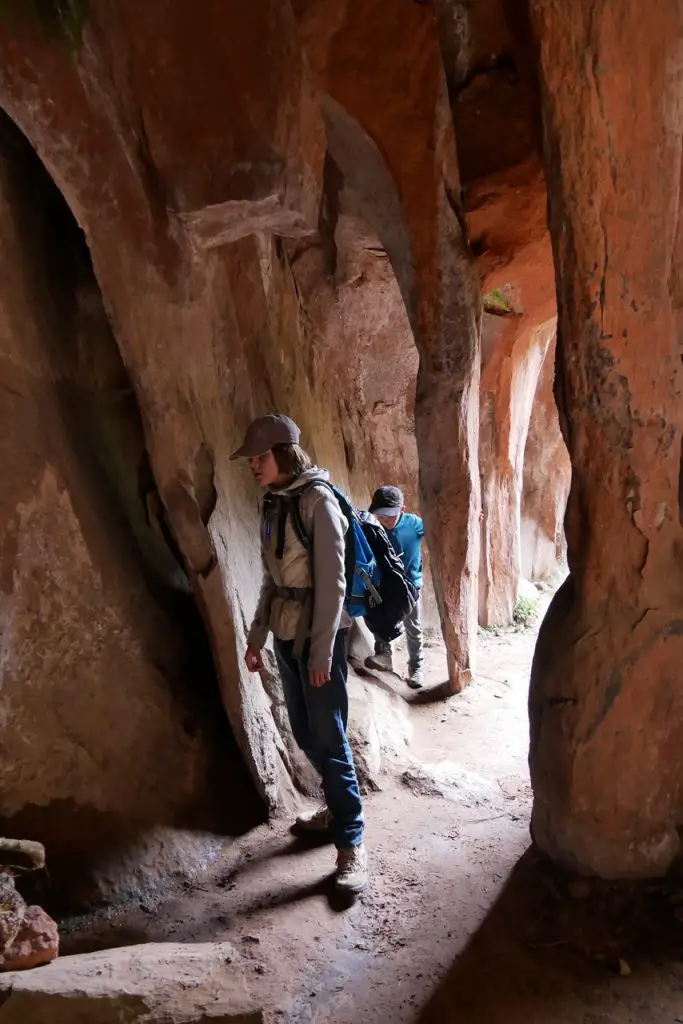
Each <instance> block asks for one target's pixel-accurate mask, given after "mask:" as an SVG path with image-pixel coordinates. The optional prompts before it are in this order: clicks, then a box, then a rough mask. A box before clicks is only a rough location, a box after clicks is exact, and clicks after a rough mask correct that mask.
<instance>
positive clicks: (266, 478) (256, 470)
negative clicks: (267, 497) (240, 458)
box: [249, 451, 280, 487]
mask: <svg viewBox="0 0 683 1024" xmlns="http://www.w3.org/2000/svg"><path fill="white" fill-rule="evenodd" d="M249 469H250V470H251V472H252V475H253V477H254V480H255V481H256V483H257V484H260V486H261V487H272V485H273V484H274V483H275V482H276V481H277V479H278V477H279V476H280V470H279V469H278V466H277V462H276V461H275V456H274V455H273V453H272V451H267V452H265V454H263V455H257V456H256V457H255V458H253V459H249Z"/></svg>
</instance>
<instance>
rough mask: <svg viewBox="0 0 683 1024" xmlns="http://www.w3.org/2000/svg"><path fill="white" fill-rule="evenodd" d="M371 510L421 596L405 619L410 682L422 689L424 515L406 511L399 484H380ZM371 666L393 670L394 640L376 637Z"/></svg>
mask: <svg viewBox="0 0 683 1024" xmlns="http://www.w3.org/2000/svg"><path fill="white" fill-rule="evenodd" d="M369 511H370V512H371V513H372V514H373V515H374V516H375V517H376V518H377V519H379V521H380V523H381V524H382V526H383V527H384V529H385V530H386V531H387V535H388V537H389V540H390V541H391V543H392V545H393V547H394V550H395V551H396V552H397V554H399V555H400V556H401V558H402V559H403V567H404V569H405V572H406V576H407V577H408V579H409V580H410V581H411V583H412V584H413V586H414V587H415V588H416V590H417V591H418V599H417V601H416V602H415V606H414V608H413V610H412V611H411V612H409V613H408V615H406V617H405V618H404V620H403V626H404V628H405V631H406V639H407V641H408V685H409V686H412V687H413V689H414V690H418V689H419V688H420V687H421V686H422V684H423V682H424V669H423V661H424V655H423V648H422V616H421V607H420V605H421V601H420V596H419V595H420V593H421V591H422V583H423V575H422V538H423V537H424V533H425V531H424V524H423V522H422V519H421V518H420V516H416V515H412V514H411V513H409V512H406V511H405V498H404V496H403V491H401V489H400V488H398V487H392V486H386V485H385V486H384V487H378V488H377V490H376V491H375V493H374V495H373V496H372V504H371V505H370V509H369ZM365 664H366V665H367V666H368V668H375V669H381V670H383V671H386V672H391V671H393V667H394V663H393V658H392V654H391V644H389V643H386V641H383V640H380V639H379V638H377V637H375V653H374V655H371V656H370V657H369V658H368V659H367V661H366V663H365Z"/></svg>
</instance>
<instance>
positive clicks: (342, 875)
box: [334, 843, 368, 896]
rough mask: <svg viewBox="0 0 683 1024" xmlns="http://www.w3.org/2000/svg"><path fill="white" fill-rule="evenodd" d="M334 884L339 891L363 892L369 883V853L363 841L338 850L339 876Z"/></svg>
mask: <svg viewBox="0 0 683 1024" xmlns="http://www.w3.org/2000/svg"><path fill="white" fill-rule="evenodd" d="M334 884H335V887H336V889H337V891H338V892H343V893H348V894H349V895H350V896H355V895H357V894H358V893H359V892H363V890H364V889H365V887H366V886H367V884H368V855H367V853H366V852H365V845H364V844H363V843H359V844H358V846H348V847H346V848H345V849H343V850H338V851H337V877H336V878H335V882H334Z"/></svg>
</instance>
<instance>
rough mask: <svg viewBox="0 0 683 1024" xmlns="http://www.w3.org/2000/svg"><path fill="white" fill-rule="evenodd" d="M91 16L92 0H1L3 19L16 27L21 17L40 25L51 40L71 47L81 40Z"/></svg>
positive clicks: (0, 19) (77, 44)
mask: <svg viewBox="0 0 683 1024" xmlns="http://www.w3.org/2000/svg"><path fill="white" fill-rule="evenodd" d="M87 17H88V0H0V21H2V23H3V24H4V25H5V27H6V28H8V29H10V30H11V29H12V28H14V27H15V26H16V25H17V24H18V23H19V21H20V20H21V19H24V20H29V21H32V22H33V23H34V24H36V25H39V26H40V28H41V29H42V31H43V32H44V33H45V35H46V36H48V37H49V38H51V39H62V40H64V42H66V44H67V46H68V47H69V49H70V50H75V49H76V48H77V47H78V46H79V45H80V42H81V37H82V35H83V28H84V26H85V22H86V19H87Z"/></svg>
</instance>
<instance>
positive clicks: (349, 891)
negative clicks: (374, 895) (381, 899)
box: [334, 879, 368, 896]
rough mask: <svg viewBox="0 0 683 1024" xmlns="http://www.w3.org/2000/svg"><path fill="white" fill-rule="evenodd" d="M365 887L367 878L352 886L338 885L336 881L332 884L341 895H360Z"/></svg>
mask: <svg viewBox="0 0 683 1024" xmlns="http://www.w3.org/2000/svg"><path fill="white" fill-rule="evenodd" d="M367 887H368V879H366V880H365V881H364V882H363V884H362V885H356V886H353V887H351V886H348V885H338V884H337V883H336V882H335V884H334V888H335V891H336V892H338V893H339V894H340V895H342V896H360V894H361V893H362V892H365V890H366V889H367Z"/></svg>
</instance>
